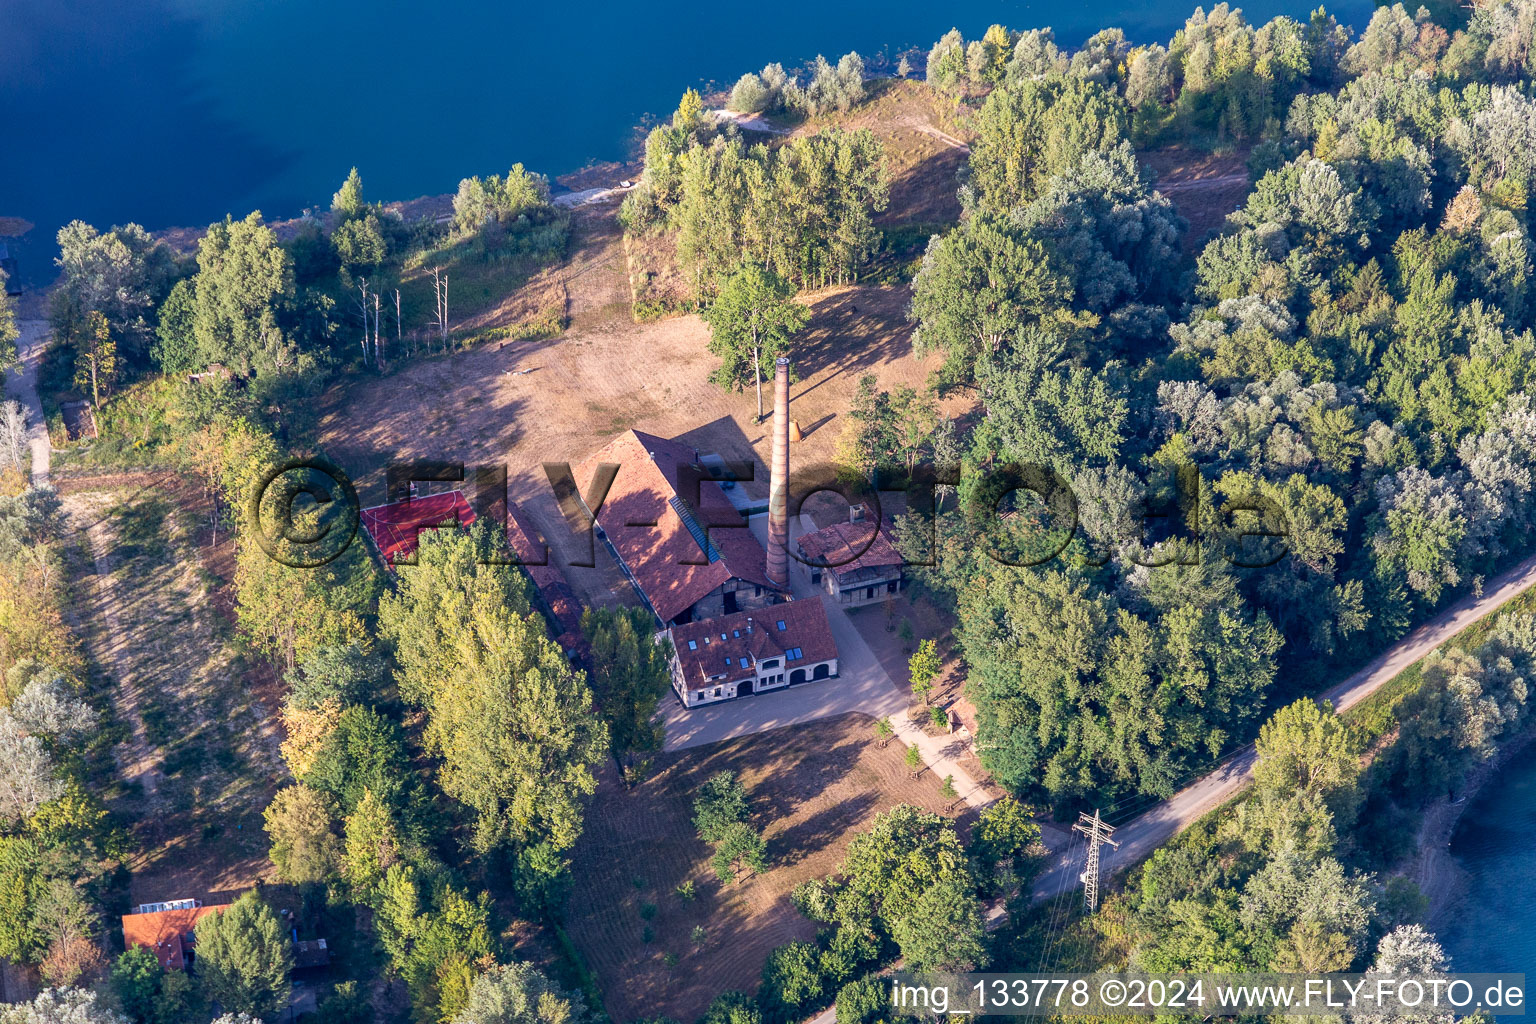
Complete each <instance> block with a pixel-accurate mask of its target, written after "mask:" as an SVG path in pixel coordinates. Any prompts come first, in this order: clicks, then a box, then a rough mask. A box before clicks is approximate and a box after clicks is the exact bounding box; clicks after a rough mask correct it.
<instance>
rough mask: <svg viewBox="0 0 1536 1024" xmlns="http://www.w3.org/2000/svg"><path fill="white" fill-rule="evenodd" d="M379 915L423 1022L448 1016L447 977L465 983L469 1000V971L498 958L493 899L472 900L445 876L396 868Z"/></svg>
mask: <svg viewBox="0 0 1536 1024" xmlns="http://www.w3.org/2000/svg"><path fill="white" fill-rule="evenodd" d="M375 913H376V917H375V927H376V928H377V930H378V936H379V943H380V945H381V946H382V948H383V950H384V953H385V956H387V957H388V959H389V963H390V966H391V968H392V969H393V970H394V971H396V972H397V973H398V974H399V975H400V976H401V977H402V978H404V980H405V983H406V987H407V989H408V990H409V991H410V996H411V1003H412V1005H413V1006H415V1007H416V1010H417V1013H418V1014H419V1015H420V1016H421V1017H423V1018H430V1019H433V1020H436V1019H438V1018H439V1017H440V1016H441V1015H442V1011H443V1006H442V1001H443V990H442V985H441V982H442V980H443V978H444V977H445V976H458V977H460V978H463V979H464V981H465V984H464V994H466V995H467V993H468V992H469V991H470V988H471V986H470V984H469V980H468V978H465V977H464V976H465V975H466V974H468V971H469V965H470V964H471V963H474V962H476V961H478V960H480V959H481V958H484V957H494V956H495V955H496V953H497V949H496V945H495V940H494V937H493V934H492V932H491V929H490V896H489V894H487V893H481V894H480V896H479V897H478V898H477V899H471V898H470V897H469V896H468V894H467V893H465V892H464V891H463V890H461V889H459V888H457V887H456V886H454V885H453V883H452V882H451V881H450V880H449V879H448V878H447V877H446V876H445V875H444V874H442V873H440V872H433V873H424V872H422V871H419V870H418V869H416V868H414V867H411V866H409V865H405V864H396V865H395V866H393V867H391V868H390V869H389V871H388V872H386V874H385V875H384V881H383V883H382V884H381V885H380V887H379V896H378V901H377V904H376V907H375ZM450 1012H451V1011H450Z"/></svg>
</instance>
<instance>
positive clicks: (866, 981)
mask: <svg viewBox="0 0 1536 1024" xmlns="http://www.w3.org/2000/svg"><path fill="white" fill-rule="evenodd" d="M836 1012H837V1024H890V1021H891V1018H892V1016H893V1014H892V1013H891V994H890V990H889V989H888V988H887V987H886V985H885V984H884V983H883V982H882V981H881V980H880V979H879V978H873V977H871V978H860V979H858V980H857V981H850V982H849V983H848V984H846V985H844V986H843V987H842V988H840V989H838V991H837V1003H836Z"/></svg>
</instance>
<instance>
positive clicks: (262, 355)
mask: <svg viewBox="0 0 1536 1024" xmlns="http://www.w3.org/2000/svg"><path fill="white" fill-rule="evenodd" d="M197 266H198V273H197V277H196V279H195V282H196V284H195V293H194V298H195V301H194V304H193V314H192V332H193V336H194V337H195V338H196V339H197V351H198V362H199V364H201V365H204V366H206V365H207V364H209V363H222V364H224V365H225V366H227V367H229V368H230V369H231V370H233V371H235V372H236V373H241V374H251V373H254V374H257V375H267V374H273V373H278V372H280V371H283V370H287V369H292V368H293V367H294V365H295V363H296V361H297V358H298V351H297V347H296V346H295V345H294V343H293V340H292V338H291V336H290V334H289V332H288V331H287V330H286V329H285V328H284V323H285V321H286V320H287V319H288V313H289V308H290V306H291V304H292V302H293V299H294V284H293V264H292V261H291V259H290V258H289V256H288V253H287V251H286V250H285V249H284V248H283V247H282V246H281V245H280V244H278V241H277V236H276V235H275V234H273V233H272V229H271V228H269V227H267V225H266V224H265V223H263V222H262V219H261V214H260V213H252V214H251V215H250V216H248V217H246V218H245V219H244V220H239V221H237V220H234V219H233V218H225V219H224V221H223V223H220V224H212V225H210V226H209V228H208V233H207V234H206V235H204V236H203V239H202V241H201V242H200V243H199V245H198V250H197Z"/></svg>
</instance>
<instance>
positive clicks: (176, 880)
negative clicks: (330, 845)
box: [65, 481, 285, 903]
mask: <svg viewBox="0 0 1536 1024" xmlns="http://www.w3.org/2000/svg"><path fill="white" fill-rule="evenodd" d="M125 482H126V481H125ZM177 497H178V496H177V495H173V494H172V493H171V492H170V491H165V490H161V489H159V488H157V487H155V486H153V485H150V486H145V487H144V488H143V489H136V488H132V487H131V485H130V489H127V490H118V491H104V490H96V491H91V490H74V489H72V491H71V493H70V494H69V495H68V496H67V498H66V499H65V501H66V504H65V508H66V510H67V512H68V514H69V517H70V522H71V526H72V528H73V529H74V530H76V531H78V532H77V533H76V534H75V535H74V537H75V542H74V543H75V550H74V552H73V553H72V557H71V564H72V568H73V571H74V574H75V582H74V586H75V589H76V592H77V593H78V594H79V595H80V597H79V600H78V602H77V608H76V612H75V614H76V618H77V622H76V628H78V629H79V630H80V631H81V633H82V636H83V638H84V640H85V643H86V649H87V651H88V652H89V653H90V656H91V661H92V663H93V668H94V669H95V671H97V672H100V673H103V674H104V675H105V676H106V677H107V680H108V681H109V682H110V684H111V686H112V706H113V717H114V718H115V719H116V721H117V723H118V724H119V726H120V727H121V730H122V732H121V735H122V742H121V743H120V744H119V746H118V748H117V750H116V751H115V754H116V759H117V764H118V770H119V775H120V778H121V779H122V785H121V786H120V787H119V788H118V790H117V791H116V792H115V793H113V794H111V795H110V796H109V804H110V805H111V806H112V808H113V809H114V810H115V811H116V812H118V813H119V814H121V815H122V817H123V818H124V819H125V820H127V821H130V822H132V826H131V827H132V829H133V832H134V835H135V843H134V848H135V849H136V850H137V851H139V852H138V853H137V854H136V855H135V856H134V858H133V860H132V861H131V862H130V863H129V865H128V867H129V870H130V873H131V880H130V884H129V897H130V902H131V903H141V902H153V901H158V900H165V899H185V898H201V899H206V898H209V897H211V896H214V895H215V894H219V893H225V894H227V893H230V892H234V891H239V890H243V889H247V888H250V887H251V885H253V884H255V883H256V882H257V881H259V880H261V879H262V878H263V877H264V876H265V875H266V874H267V873H268V872H269V871H270V865H269V864H268V862H267V842H266V835H265V833H264V832H263V831H262V827H261V824H262V823H261V809H262V808H263V807H265V806H266V804H267V802H268V800H269V799H270V798H271V795H272V792H273V791H274V790H275V789H276V787H277V785H278V783H279V780H280V779H281V778H282V777H283V776H284V775H285V770H284V769H283V768H282V766H281V763H280V761H279V760H278V757H277V749H276V748H277V742H278V735H277V727H276V724H275V721H274V719H273V718H272V717H271V715H270V709H269V708H268V707H266V706H265V704H264V702H263V701H262V700H261V699H260V698H259V697H258V696H257V695H256V694H255V693H253V692H252V689H251V688H250V686H249V682H250V676H249V672H248V669H249V666H248V665H247V663H246V662H245V661H244V659H242V658H240V657H239V656H238V655H237V654H236V652H235V650H234V647H233V644H232V643H231V642H230V639H229V636H228V626H227V624H226V623H225V622H224V620H223V617H222V615H221V614H220V613H219V612H218V611H217V609H216V608H215V606H214V602H213V600H212V599H211V598H212V577H211V576H210V575H209V574H208V573H207V572H206V571H205V567H204V565H203V563H202V560H201V557H200V556H201V553H202V551H201V549H199V548H198V546H197V540H196V538H197V532H198V529H197V526H198V522H197V517H196V514H195V513H194V512H192V511H191V510H189V509H187V508H185V507H178V504H177V500H176V499H177Z"/></svg>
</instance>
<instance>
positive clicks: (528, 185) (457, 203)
mask: <svg viewBox="0 0 1536 1024" xmlns="http://www.w3.org/2000/svg"><path fill="white" fill-rule="evenodd" d="M552 212H553V208H552V207H551V206H550V203H549V182H548V181H547V180H546V179H545V177H544V176H543V175H542V174H532V173H530V172H529V171H527V170H525V169H524V168H523V165H522V164H513V165H512V169H511V170H510V171H508V172H507V174H506V177H502V176H501V175H499V174H493V175H491V176H490V177H489V178H485V179H481V178H478V177H475V178H465V179H464V180H463V181H461V182H459V191H458V194H457V195H455V196H454V197H453V230H454V232H455V233H456V234H459V235H464V236H467V235H471V234H474V233H476V232H486V231H511V232H516V231H518V230H520V229H526V228H527V227H528V226H530V225H532V224H535V223H537V222H538V221H539V220H540V219H543V218H547V217H549V216H550V215H551V214H552Z"/></svg>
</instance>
